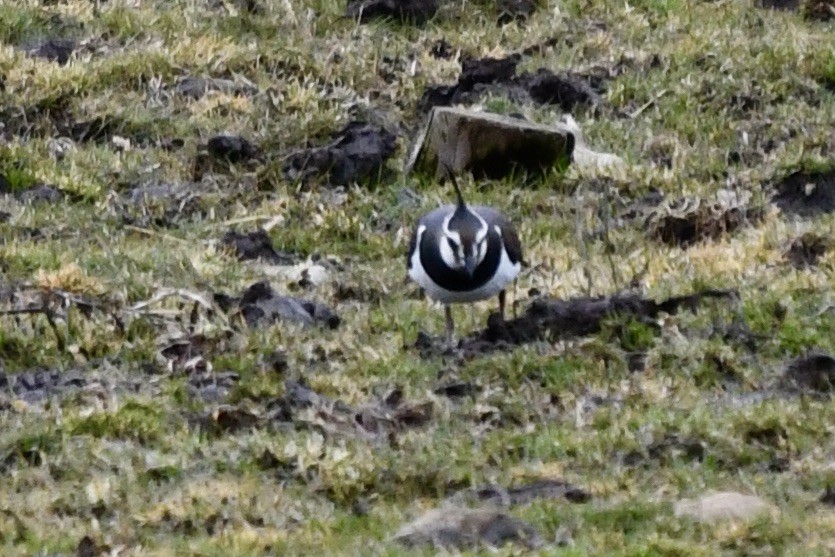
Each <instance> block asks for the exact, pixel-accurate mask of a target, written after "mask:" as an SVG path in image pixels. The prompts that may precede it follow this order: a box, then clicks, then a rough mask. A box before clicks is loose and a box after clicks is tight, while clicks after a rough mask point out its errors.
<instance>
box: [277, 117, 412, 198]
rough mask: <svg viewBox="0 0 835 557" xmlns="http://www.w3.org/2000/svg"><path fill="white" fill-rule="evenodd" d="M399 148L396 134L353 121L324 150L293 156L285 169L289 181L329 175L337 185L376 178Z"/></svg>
mask: <svg viewBox="0 0 835 557" xmlns="http://www.w3.org/2000/svg"><path fill="white" fill-rule="evenodd" d="M396 148H397V138H396V136H395V135H394V134H392V133H391V132H389V131H388V130H386V129H385V128H382V127H381V126H377V125H374V124H366V123H363V122H351V123H349V124H348V125H347V126H345V128H343V129H342V130H341V131H339V132H338V133H337V134H335V136H334V139H333V141H332V142H331V143H330V144H328V145H325V146H323V147H314V148H311V149H305V150H302V151H298V152H295V153H293V154H292V155H290V157H289V158H288V160H287V161H286V162H285V163H284V165H283V167H282V170H283V171H284V174H285V176H286V177H287V179H288V180H301V181H303V182H304V181H307V180H309V179H311V178H313V177H315V176H326V175H327V176H328V182H329V183H330V184H331V185H334V186H344V185H348V184H351V183H354V182H367V181H371V180H373V179H374V178H376V177H377V176H378V175H379V174H380V173H381V172H382V171H383V168H384V166H385V163H386V161H387V160H388V159H389V158H390V157H391V156H392V155H393V154H394V151H395V150H396Z"/></svg>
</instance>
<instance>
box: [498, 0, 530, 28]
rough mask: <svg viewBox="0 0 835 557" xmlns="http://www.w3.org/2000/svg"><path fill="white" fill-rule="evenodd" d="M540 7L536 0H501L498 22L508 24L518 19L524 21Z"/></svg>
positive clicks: (519, 21)
mask: <svg viewBox="0 0 835 557" xmlns="http://www.w3.org/2000/svg"><path fill="white" fill-rule="evenodd" d="M538 8H539V6H538V5H537V3H536V0H501V1H500V2H499V17H498V19H497V20H496V23H497V24H499V25H506V24H508V23H512V22H514V21H516V22H517V23H523V22H525V21H527V20H528V18H529V17H531V16H532V15H533V14H534V12H536V10H537V9H538Z"/></svg>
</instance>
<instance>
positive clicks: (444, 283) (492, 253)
mask: <svg viewBox="0 0 835 557" xmlns="http://www.w3.org/2000/svg"><path fill="white" fill-rule="evenodd" d="M449 177H450V179H451V181H452V185H453V187H454V188H455V194H456V197H457V200H458V202H457V204H455V205H445V206H443V207H440V208H438V209H435V210H434V211H432V212H430V213H427V214H426V215H424V216H423V217H422V218H421V219H420V220H419V221H418V223H417V225H416V226H415V228H414V231H413V233H412V239H411V242H410V243H409V255H408V260H407V267H408V272H409V277H410V278H411V279H412V280H414V281H415V282H416V283H418V285H419V286H420V288H421V290H422V291H424V292H425V293H426V294H427V295H428V296H429V297H430V298H431V299H433V300H435V301H438V302H441V303H442V304H444V312H445V316H446V341H447V344H448V345H450V346H451V345H452V341H453V333H454V331H455V323H454V321H453V319H452V308H451V307H450V306H451V305H452V304H466V303H473V302H477V301H479V300H486V299H488V298H491V297H493V296H495V295H498V296H499V315H500V317H501V318H502V320H504V309H505V296H506V295H505V292H506V291H505V288H506V286H507V285H508V283H510V282H511V281H513V280H514V279H516V277H517V275H518V274H519V271H520V270H521V267H522V265H523V263H524V262H523V260H522V244H521V243H520V242H519V236H518V235H517V234H516V229H515V228H514V227H513V225H512V224H511V222H510V221H509V220H508V219H507V217H505V216H504V215H503V214H502V213H500V212H499V211H497V210H496V209H492V208H490V207H484V206H480V205H478V206H477V205H472V206H470V205H467V204H466V203H465V202H464V197H463V196H462V195H461V189H460V188H459V187H458V183H457V182H456V181H455V177H454V176H453V175H452V172H449Z"/></svg>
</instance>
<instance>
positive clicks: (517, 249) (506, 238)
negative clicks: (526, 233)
mask: <svg viewBox="0 0 835 557" xmlns="http://www.w3.org/2000/svg"><path fill="white" fill-rule="evenodd" d="M473 209H474V210H475V211H477V212H478V213H479V214H480V215H481V217H482V218H483V219H485V220H487V221H488V222H490V223H492V224H495V225H498V226H499V228H501V229H502V242H503V243H504V248H505V250H506V251H507V256H508V258H510V261H511V263H517V262H519V263H521V264H522V265H523V266H527V264H528V263H527V262H526V261H525V260H524V258H523V254H522V242H520V241H519V235H518V234H517V233H516V228H515V227H514V226H513V223H512V222H510V219H508V218H507V217H506V216H504V214H502V213H500V212H499V211H497V210H495V209H493V208H491V207H480V206H479V207H473Z"/></svg>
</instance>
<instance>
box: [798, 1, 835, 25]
mask: <svg viewBox="0 0 835 557" xmlns="http://www.w3.org/2000/svg"><path fill="white" fill-rule="evenodd" d="M800 12H801V13H802V14H803V17H804V18H805V19H808V20H815V21H832V20H833V19H835V0H807V1H806V2H804V3H803V6H802V7H801V9H800Z"/></svg>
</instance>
